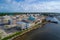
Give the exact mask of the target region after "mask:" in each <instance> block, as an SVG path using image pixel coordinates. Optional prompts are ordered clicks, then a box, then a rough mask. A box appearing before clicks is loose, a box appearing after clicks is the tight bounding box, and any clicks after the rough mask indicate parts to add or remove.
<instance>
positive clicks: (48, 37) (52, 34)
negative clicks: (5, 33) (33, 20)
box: [15, 23, 60, 40]
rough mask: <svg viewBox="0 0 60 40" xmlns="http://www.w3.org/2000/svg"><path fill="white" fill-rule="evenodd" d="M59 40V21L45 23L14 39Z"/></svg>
mask: <svg viewBox="0 0 60 40" xmlns="http://www.w3.org/2000/svg"><path fill="white" fill-rule="evenodd" d="M17 39H18V40H60V23H58V24H54V23H47V24H46V25H44V26H43V27H41V28H38V29H36V30H33V31H31V32H28V33H27V34H25V35H24V36H22V38H20V37H18V38H16V39H15V40H17Z"/></svg>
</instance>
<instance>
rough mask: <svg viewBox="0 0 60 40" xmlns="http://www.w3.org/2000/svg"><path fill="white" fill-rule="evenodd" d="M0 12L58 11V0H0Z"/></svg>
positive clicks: (59, 10)
mask: <svg viewBox="0 0 60 40" xmlns="http://www.w3.org/2000/svg"><path fill="white" fill-rule="evenodd" d="M0 12H59V13H60V0H0Z"/></svg>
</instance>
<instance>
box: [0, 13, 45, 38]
mask: <svg viewBox="0 0 60 40" xmlns="http://www.w3.org/2000/svg"><path fill="white" fill-rule="evenodd" d="M43 19H45V16H42V15H39V14H38V15H37V14H27V15H26V14H22V15H21V14H20V15H4V16H0V30H1V32H3V34H2V38H4V37H7V36H9V35H11V34H14V33H16V32H20V31H22V30H25V29H29V28H32V26H34V25H35V24H37V23H42V20H43Z"/></svg>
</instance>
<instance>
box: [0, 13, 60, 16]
mask: <svg viewBox="0 0 60 40" xmlns="http://www.w3.org/2000/svg"><path fill="white" fill-rule="evenodd" d="M19 14H42V15H46V16H47V15H51V14H52V15H60V13H46V12H44V13H39V12H20V13H17V12H15V13H0V16H4V15H19Z"/></svg>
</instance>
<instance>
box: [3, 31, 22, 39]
mask: <svg viewBox="0 0 60 40" xmlns="http://www.w3.org/2000/svg"><path fill="white" fill-rule="evenodd" d="M22 32H23V31H21V32H16V33H15V34H13V35H10V36H7V37H5V38H3V39H2V40H8V39H10V38H12V37H14V36H17V35H19V34H21V33H22Z"/></svg>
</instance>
